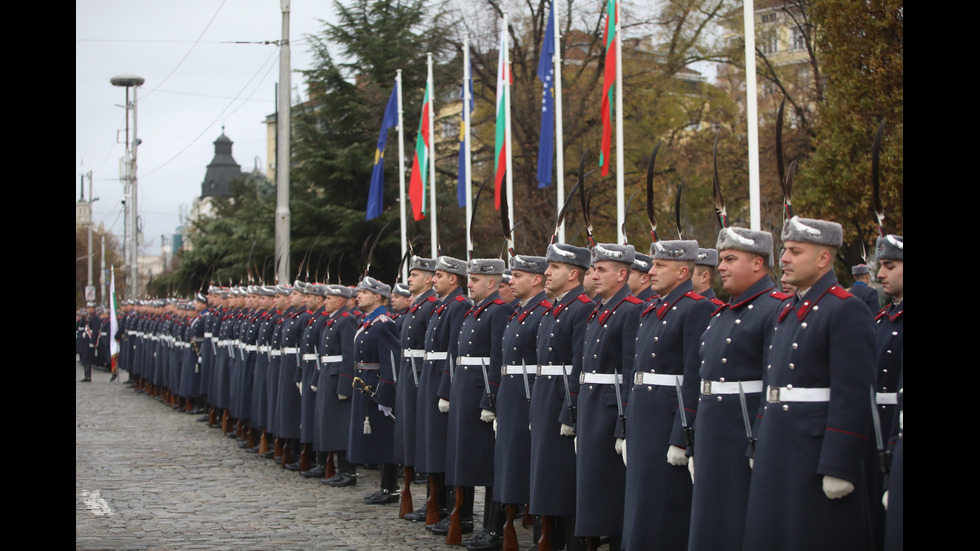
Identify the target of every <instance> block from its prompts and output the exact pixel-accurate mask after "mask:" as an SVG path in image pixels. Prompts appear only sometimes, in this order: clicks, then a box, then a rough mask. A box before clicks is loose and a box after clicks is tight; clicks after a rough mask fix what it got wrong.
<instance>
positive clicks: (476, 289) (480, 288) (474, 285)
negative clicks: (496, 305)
mask: <svg viewBox="0 0 980 551" xmlns="http://www.w3.org/2000/svg"><path fill="white" fill-rule="evenodd" d="M496 287H497V281H496V279H495V278H494V276H485V275H478V274H471V275H470V277H469V283H468V284H467V285H466V288H467V289H469V290H470V299H472V300H473V302H480V301H481V300H483V299H485V298H487V297H488V296H490V293H492V292H493V291H495V290H496Z"/></svg>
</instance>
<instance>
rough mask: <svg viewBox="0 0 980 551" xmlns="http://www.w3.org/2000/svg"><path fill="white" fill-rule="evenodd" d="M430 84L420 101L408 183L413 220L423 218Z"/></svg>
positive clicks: (427, 159)
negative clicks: (419, 113) (420, 114)
mask: <svg viewBox="0 0 980 551" xmlns="http://www.w3.org/2000/svg"><path fill="white" fill-rule="evenodd" d="M431 89H432V83H431V82H427V83H426V84H425V98H424V99H423V100H422V120H421V121H420V122H419V133H418V137H417V138H416V139H415V157H414V159H413V161H412V177H411V179H410V180H409V183H408V199H409V201H411V202H412V214H413V215H414V216H415V220H422V219H423V218H425V213H426V208H425V206H426V205H425V178H426V175H427V174H428V172H426V170H427V168H428V163H429V140H431V139H432V138H431V136H429V101H431V100H430V99H429V98H431V97H432V94H431Z"/></svg>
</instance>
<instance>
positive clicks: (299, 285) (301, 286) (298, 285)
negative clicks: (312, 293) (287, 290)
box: [293, 279, 308, 293]
mask: <svg viewBox="0 0 980 551" xmlns="http://www.w3.org/2000/svg"><path fill="white" fill-rule="evenodd" d="M307 285H308V283H306V282H305V281H300V280H298V279H297V280H296V281H294V282H293V290H294V291H299V292H301V293H305V292H307V291H306V286H307Z"/></svg>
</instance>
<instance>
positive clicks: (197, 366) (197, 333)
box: [177, 311, 211, 398]
mask: <svg viewBox="0 0 980 551" xmlns="http://www.w3.org/2000/svg"><path fill="white" fill-rule="evenodd" d="M206 321H207V317H206V314H205V312H204V311H202V312H201V313H199V314H198V315H197V316H195V317H194V319H192V320H191V321H190V323H188V324H187V326H186V328H185V329H184V342H186V343H188V344H189V346H185V347H184V358H183V362H182V364H181V369H180V385H179V388H180V390H179V391H178V392H177V394H178V395H179V396H183V397H185V398H192V397H194V396H197V395H198V394H197V391H198V389H199V388H200V387H201V362H200V358H201V352H202V349H203V347H205V346H211V342H210V341H209V342H204V324H205V323H206Z"/></svg>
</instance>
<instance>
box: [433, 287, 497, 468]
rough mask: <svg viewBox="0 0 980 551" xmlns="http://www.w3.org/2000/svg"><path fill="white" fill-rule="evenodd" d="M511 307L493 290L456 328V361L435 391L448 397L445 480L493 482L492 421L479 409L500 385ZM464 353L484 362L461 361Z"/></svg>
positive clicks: (490, 408) (468, 356)
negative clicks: (468, 363) (483, 418)
mask: <svg viewBox="0 0 980 551" xmlns="http://www.w3.org/2000/svg"><path fill="white" fill-rule="evenodd" d="M511 312H513V309H512V308H511V307H510V305H508V304H507V303H506V302H504V301H503V300H501V298H500V293H497V292H493V293H492V294H490V296H488V297H486V298H484V299H483V301H482V302H481V303H480V304H479V305H474V306H473V307H472V308H471V309H470V310H469V311H468V312H467V313H466V315H465V316H464V317H463V323H462V325H461V326H460V329H459V332H458V334H457V336H458V340H457V344H456V353H455V354H454V355H453V356H452V357H455V358H457V365H456V366H455V371H454V373H453V375H452V383H450V376H449V375H448V374H447V375H446V376H444V377H443V380H442V386H441V387H440V389H439V396H440V397H442V398H445V399H447V400H449V421H448V432H449V433H448V436H447V438H446V484H448V485H450V486H493V485H494V484H493V453H494V434H493V424H492V423H485V422H483V421H481V420H480V414H481V411H482V410H484V409H487V410H491V411H494V410H496V407H494V406H492V405H491V404H490V398H489V397H488V395H487V390H486V388H487V386H488V385H489V387H490V394H493V395H496V394H497V389H498V388H499V386H500V362H501V353H502V351H501V348H500V341H501V338H502V337H503V335H504V327H506V325H507V319H508V318H509V317H510V314H511ZM464 358H471V359H474V358H483V359H484V361H485V362H486V366H487V371H486V372H487V380H486V382H485V381H484V379H483V366H482V365H480V364H477V365H463V364H461V363H460V362H465V361H466V360H465V359H464Z"/></svg>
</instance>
